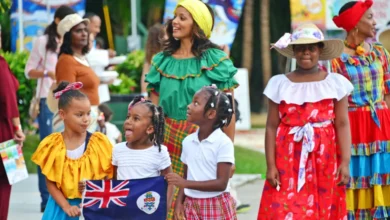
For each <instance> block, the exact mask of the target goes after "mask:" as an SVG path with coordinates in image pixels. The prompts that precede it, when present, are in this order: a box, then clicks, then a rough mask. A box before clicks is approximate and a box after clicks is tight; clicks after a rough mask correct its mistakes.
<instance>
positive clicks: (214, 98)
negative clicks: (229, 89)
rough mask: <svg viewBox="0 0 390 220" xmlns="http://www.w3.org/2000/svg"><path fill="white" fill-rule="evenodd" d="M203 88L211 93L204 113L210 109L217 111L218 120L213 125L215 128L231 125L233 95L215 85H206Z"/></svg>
mask: <svg viewBox="0 0 390 220" xmlns="http://www.w3.org/2000/svg"><path fill="white" fill-rule="evenodd" d="M202 90H204V91H206V92H207V93H209V95H210V97H209V100H208V101H207V103H206V105H205V107H204V114H206V113H207V111H208V110H210V109H214V110H216V111H217V120H216V121H215V123H214V125H213V129H214V130H215V129H217V128H223V127H227V126H229V124H230V122H231V120H232V117H233V114H234V110H233V106H232V105H233V97H232V95H231V94H226V93H224V92H221V91H219V90H218V89H217V88H215V87H214V86H205V87H203V88H202Z"/></svg>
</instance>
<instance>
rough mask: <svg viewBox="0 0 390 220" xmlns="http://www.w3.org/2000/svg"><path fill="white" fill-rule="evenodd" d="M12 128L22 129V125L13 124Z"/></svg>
mask: <svg viewBox="0 0 390 220" xmlns="http://www.w3.org/2000/svg"><path fill="white" fill-rule="evenodd" d="M14 130H15V131H19V130H22V125H21V124H18V125H14Z"/></svg>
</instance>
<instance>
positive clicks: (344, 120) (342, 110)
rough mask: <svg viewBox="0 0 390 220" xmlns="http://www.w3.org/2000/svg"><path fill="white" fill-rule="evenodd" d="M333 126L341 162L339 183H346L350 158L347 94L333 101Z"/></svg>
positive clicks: (348, 175)
mask: <svg viewBox="0 0 390 220" xmlns="http://www.w3.org/2000/svg"><path fill="white" fill-rule="evenodd" d="M335 116H336V117H335V128H336V137H337V145H338V146H339V147H340V152H341V158H340V159H341V163H340V166H339V168H338V170H337V177H338V175H339V174H340V175H341V178H340V182H339V184H340V185H342V184H344V185H345V184H347V183H348V181H349V177H350V174H349V161H350V159H351V130H350V124H349V117H348V96H346V97H344V98H343V99H341V100H340V101H338V102H336V103H335Z"/></svg>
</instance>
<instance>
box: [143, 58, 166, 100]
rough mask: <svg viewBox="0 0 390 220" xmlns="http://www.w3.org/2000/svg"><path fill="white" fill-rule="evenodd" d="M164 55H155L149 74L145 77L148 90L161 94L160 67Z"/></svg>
mask: <svg viewBox="0 0 390 220" xmlns="http://www.w3.org/2000/svg"><path fill="white" fill-rule="evenodd" d="M164 57H165V56H164V54H163V53H162V52H160V53H158V54H156V55H154V57H153V59H152V63H151V65H150V69H149V73H147V74H146V76H145V82H147V83H148V86H147V90H148V91H151V92H154V93H157V94H158V93H159V92H160V80H161V74H160V71H161V70H160V69H159V66H160V64H161V63H162V62H163V60H164Z"/></svg>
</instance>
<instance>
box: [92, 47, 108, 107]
mask: <svg viewBox="0 0 390 220" xmlns="http://www.w3.org/2000/svg"><path fill="white" fill-rule="evenodd" d="M86 57H87V60H88V62H89V65H90V66H91V68H92V69H93V71H94V72H95V73H96V75H97V76H98V77H100V76H101V75H102V74H103V73H104V68H105V67H106V66H108V65H109V56H108V50H100V49H96V48H92V49H91V50H90V51H89V53H88V54H87V55H86ZM98 92H99V100H100V103H104V102H108V101H110V91H109V88H108V84H100V85H99V88H98Z"/></svg>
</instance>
